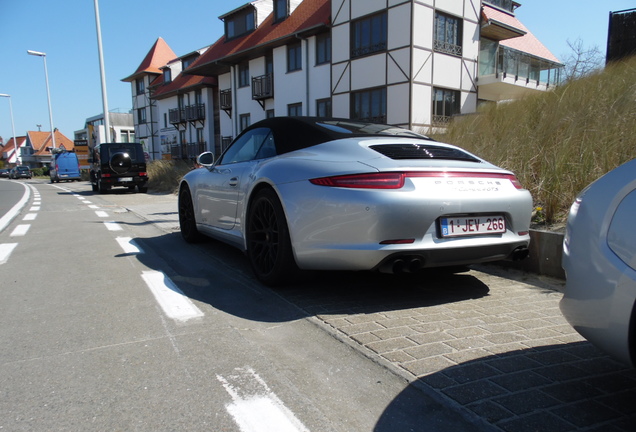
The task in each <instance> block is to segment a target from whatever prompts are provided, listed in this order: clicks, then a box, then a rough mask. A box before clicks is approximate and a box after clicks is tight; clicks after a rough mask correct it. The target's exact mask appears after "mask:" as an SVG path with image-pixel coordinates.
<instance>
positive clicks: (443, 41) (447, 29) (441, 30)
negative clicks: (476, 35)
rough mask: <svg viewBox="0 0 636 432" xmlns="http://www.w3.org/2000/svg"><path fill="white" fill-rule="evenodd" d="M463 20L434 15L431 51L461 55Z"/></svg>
mask: <svg viewBox="0 0 636 432" xmlns="http://www.w3.org/2000/svg"><path fill="white" fill-rule="evenodd" d="M462 23H463V20H461V19H459V18H455V17H452V16H450V15H446V14H443V13H440V12H436V13H435V40H434V41H433V49H434V50H435V51H438V52H442V53H445V54H451V55H456V56H461V55H462Z"/></svg>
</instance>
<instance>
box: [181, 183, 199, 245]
mask: <svg viewBox="0 0 636 432" xmlns="http://www.w3.org/2000/svg"><path fill="white" fill-rule="evenodd" d="M178 208H179V228H180V230H181V236H182V237H183V239H184V240H185V241H187V242H188V243H198V242H200V241H201V239H202V236H201V233H199V230H198V229H197V223H196V219H195V217H194V205H193V204H192V195H191V194H190V190H189V189H188V188H187V186H184V187H182V188H181V191H180V192H179V205H178Z"/></svg>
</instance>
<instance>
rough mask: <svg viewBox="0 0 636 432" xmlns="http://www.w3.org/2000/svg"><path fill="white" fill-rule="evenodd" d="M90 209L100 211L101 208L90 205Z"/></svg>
mask: <svg viewBox="0 0 636 432" xmlns="http://www.w3.org/2000/svg"><path fill="white" fill-rule="evenodd" d="M88 208H90V209H93V210H95V209H98V208H99V206H96V205H94V204H93V205H89V206H88Z"/></svg>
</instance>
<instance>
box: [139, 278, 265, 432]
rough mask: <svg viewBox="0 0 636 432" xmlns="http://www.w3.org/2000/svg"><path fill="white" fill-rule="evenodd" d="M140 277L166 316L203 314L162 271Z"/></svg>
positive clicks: (178, 317) (183, 318)
mask: <svg viewBox="0 0 636 432" xmlns="http://www.w3.org/2000/svg"><path fill="white" fill-rule="evenodd" d="M141 277H142V278H143V279H144V282H146V285H148V288H150V292H152V294H153V295H154V296H155V299H156V300H157V303H159V306H161V308H162V309H163V311H164V312H165V314H166V315H168V317H170V318H172V319H174V320H177V321H187V320H189V319H192V318H199V317H202V316H203V312H201V311H200V310H199V308H198V307H196V306H195V305H194V303H192V302H191V301H190V299H189V298H188V297H186V296H185V295H184V294H183V291H181V290H180V289H179V287H177V286H176V285H175V284H174V282H172V280H170V278H169V277H168V276H166V275H165V274H164V273H163V272H159V271H145V272H143V273H142V274H141ZM272 430H274V429H272Z"/></svg>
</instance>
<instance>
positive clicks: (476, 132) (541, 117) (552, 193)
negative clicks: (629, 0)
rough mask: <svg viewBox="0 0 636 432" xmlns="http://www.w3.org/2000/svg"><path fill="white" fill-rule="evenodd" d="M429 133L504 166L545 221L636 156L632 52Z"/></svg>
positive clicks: (560, 215) (560, 216)
mask: <svg viewBox="0 0 636 432" xmlns="http://www.w3.org/2000/svg"><path fill="white" fill-rule="evenodd" d="M434 138H436V139H438V140H440V141H444V142H448V143H452V144H456V145H458V146H460V147H463V148H465V149H467V150H469V151H471V152H473V153H475V154H477V155H479V156H480V157H483V158H484V159H486V160H488V161H490V162H492V163H494V164H496V165H499V166H502V167H504V168H507V169H510V170H512V171H514V172H515V173H516V174H517V177H518V178H519V180H520V181H521V183H522V184H523V185H524V186H525V187H526V188H527V189H528V190H530V192H531V193H532V196H533V199H534V203H535V208H537V209H539V210H540V211H539V212H538V214H539V215H540V217H541V218H543V219H544V220H543V222H545V223H547V224H551V223H556V222H562V221H564V220H565V219H566V218H567V212H568V209H569V207H570V205H571V203H572V202H573V201H574V199H575V197H576V195H577V194H578V193H579V192H580V191H581V190H582V189H583V188H584V187H585V186H587V185H588V184H589V183H591V182H592V181H594V180H596V179H597V178H599V177H601V176H602V175H603V174H605V173H607V172H608V171H611V170H612V169H614V168H616V167H617V166H619V165H621V164H623V163H625V162H627V161H629V160H631V159H634V158H636V57H633V58H631V59H630V60H629V61H625V62H621V63H618V64H614V65H611V66H609V67H607V68H606V69H605V70H603V71H602V72H598V73H596V74H594V75H591V76H588V77H585V78H582V79H579V80H576V81H572V82H570V83H568V84H566V85H563V86H561V87H558V88H556V89H554V90H553V91H549V92H543V93H540V94H536V95H532V96H528V97H525V98H523V99H521V100H518V101H514V102H509V103H500V104H498V105H494V104H491V105H486V106H484V107H482V108H480V110H479V111H478V113H477V114H474V115H467V116H462V117H457V118H455V119H454V121H453V122H452V123H451V125H450V126H449V128H448V129H447V131H446V133H445V134H443V135H436V136H434Z"/></svg>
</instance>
